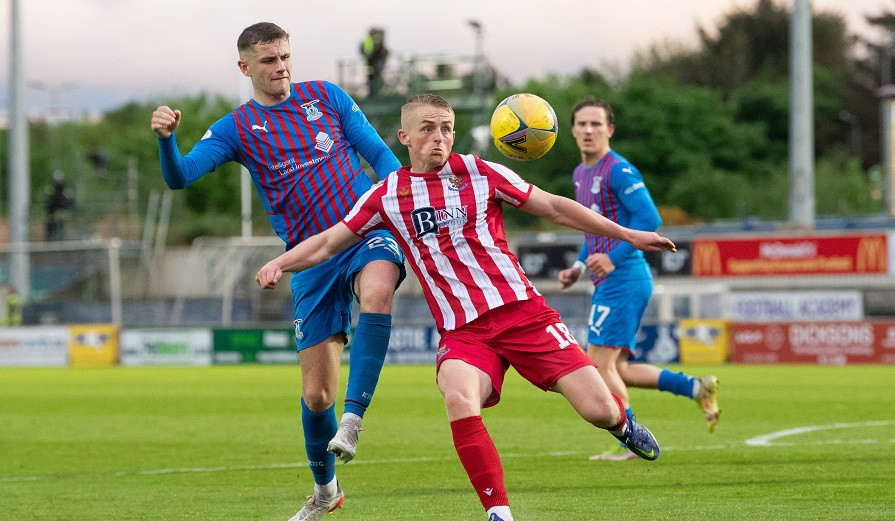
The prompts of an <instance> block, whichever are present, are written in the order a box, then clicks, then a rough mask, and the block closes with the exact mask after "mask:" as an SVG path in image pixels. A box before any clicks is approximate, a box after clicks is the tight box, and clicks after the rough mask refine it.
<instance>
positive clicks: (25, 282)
mask: <svg viewBox="0 0 895 521" xmlns="http://www.w3.org/2000/svg"><path fill="white" fill-rule="evenodd" d="M9 21H10V47H9V49H10V60H9V78H10V82H9V169H8V170H7V175H8V176H9V212H8V216H9V231H10V243H11V244H13V245H15V246H24V245H25V243H27V242H28V212H29V209H30V206H31V204H30V203H31V169H30V165H29V151H28V121H27V120H26V119H25V71H24V70H23V63H22V32H21V31H22V29H21V12H20V9H19V0H10V17H9ZM30 271H31V266H30V261H29V256H28V250H27V248H24V247H18V248H16V249H15V251H13V252H12V253H10V256H9V283H10V284H12V286H13V287H15V289H16V291H18V293H19V296H20V298H21V299H22V302H28V301H29V300H30V296H31V273H30Z"/></svg>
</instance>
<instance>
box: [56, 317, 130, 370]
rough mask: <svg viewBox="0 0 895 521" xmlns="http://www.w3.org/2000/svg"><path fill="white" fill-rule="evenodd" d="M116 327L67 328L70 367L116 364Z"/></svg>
mask: <svg viewBox="0 0 895 521" xmlns="http://www.w3.org/2000/svg"><path fill="white" fill-rule="evenodd" d="M118 329H119V328H118V326H114V325H111V324H85V325H76V326H69V328H68V330H69V334H70V337H71V340H70V341H69V348H68V350H69V363H70V364H71V366H72V367H108V366H112V365H116V364H117V363H118Z"/></svg>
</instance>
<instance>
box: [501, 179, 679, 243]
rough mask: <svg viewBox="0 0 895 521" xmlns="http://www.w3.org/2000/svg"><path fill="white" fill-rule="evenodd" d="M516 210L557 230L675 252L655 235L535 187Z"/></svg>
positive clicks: (666, 241) (661, 238) (664, 240)
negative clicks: (543, 219) (559, 227)
mask: <svg viewBox="0 0 895 521" xmlns="http://www.w3.org/2000/svg"><path fill="white" fill-rule="evenodd" d="M519 209H520V210H523V211H525V212H528V213H530V214H533V215H537V216H539V217H543V218H545V219H547V220H548V221H550V222H553V223H555V224H558V225H560V226H565V227H567V228H573V229H575V230H580V231H582V232H587V233H592V234H594V235H603V236H605V237H611V238H613V239H619V240H623V241H626V242H629V243H631V245H632V246H634V247H635V248H637V249H638V250H644V251H659V250H662V249H666V250H668V251H676V250H675V247H674V243H673V242H671V241H670V240H668V239H667V238H666V237H662V236H660V235H659V234H657V233H656V232H647V231H643V230H632V229H631V228H626V227H624V226H621V225H619V224H618V223H615V222H613V221H611V220H609V219H607V218H605V217H603V216H602V215H600V214H598V213H597V212H594V211H593V210H591V209H589V208H587V207H585V206H583V205H581V204H580V203H578V202H577V201H573V200H571V199H569V198H567V197H561V196H559V195H555V194H551V193H549V192H545V191H543V190H541V189H540V188H538V187H536V186H533V187H532V191H531V195H530V196H529V197H528V200H526V201H525V203H523V204H522V205H520V206H519Z"/></svg>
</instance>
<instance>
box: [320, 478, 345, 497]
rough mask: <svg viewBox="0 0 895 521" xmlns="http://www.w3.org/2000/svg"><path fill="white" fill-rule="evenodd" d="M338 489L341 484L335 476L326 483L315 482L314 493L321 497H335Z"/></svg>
mask: <svg viewBox="0 0 895 521" xmlns="http://www.w3.org/2000/svg"><path fill="white" fill-rule="evenodd" d="M338 491H339V486H338V484H337V482H336V478H333V480H332V481H330V482H329V483H327V484H326V485H318V484H317V483H314V493H315V494H317V495H318V496H320V497H333V496H335V495H336V492H338Z"/></svg>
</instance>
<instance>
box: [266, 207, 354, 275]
mask: <svg viewBox="0 0 895 521" xmlns="http://www.w3.org/2000/svg"><path fill="white" fill-rule="evenodd" d="M360 240H361V238H360V236H358V235H355V234H354V232H352V231H351V230H350V229H348V226H346V225H345V223H343V222H340V223H338V224H336V225H335V226H333V227H332V228H330V229H328V230H326V231H324V232H322V233H318V234H317V235H314V236H312V237H308V238H307V239H305V240H303V241H301V242H300V243H298V244H297V245H296V246H295V247H294V248H292V249H291V250H289V251H287V252H285V253H283V254H282V255H280V256H279V257H277V258H276V259H273V260H272V261H270V262H268V263H267V264H265V265H264V266H263V267H262V268H261V269H260V270H258V274H257V275H255V280H256V281H257V282H258V285H259V286H261V287H262V288H266V289H270V288H273V287H274V286H276V285H277V282H279V281H280V278H282V277H283V272H286V271H293V272H298V271H302V270H306V269H308V268H313V267H314V266H316V265H318V264H321V263H323V262H326V261H328V260H329V259H330V258H332V256H333V255H335V254H337V253H339V252H341V251H344V250H345V249H347V248H348V247H350V246H352V245H354V244H357V243H358V242H360Z"/></svg>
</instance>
